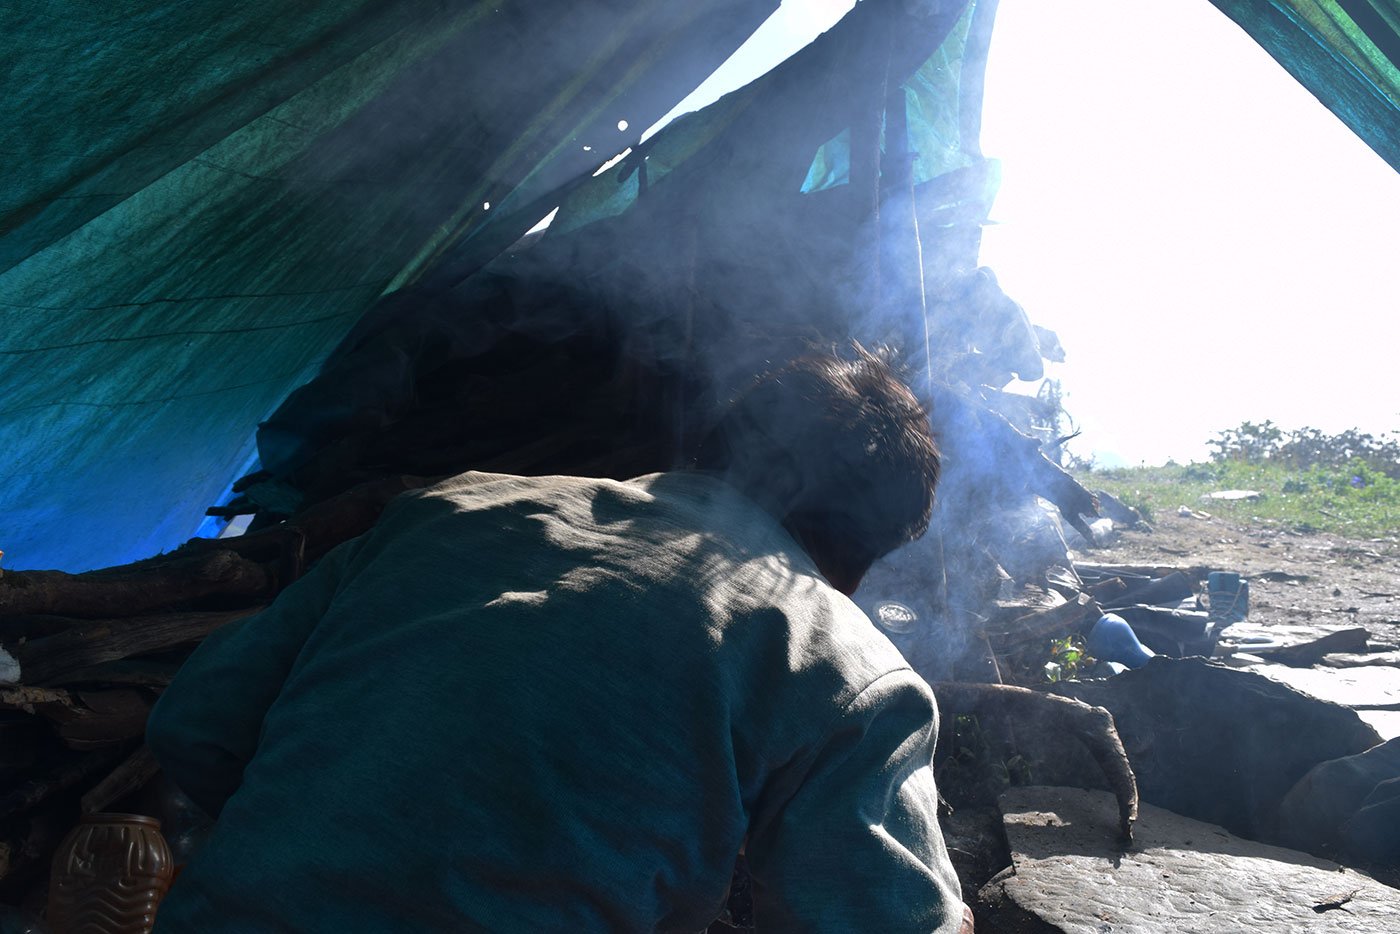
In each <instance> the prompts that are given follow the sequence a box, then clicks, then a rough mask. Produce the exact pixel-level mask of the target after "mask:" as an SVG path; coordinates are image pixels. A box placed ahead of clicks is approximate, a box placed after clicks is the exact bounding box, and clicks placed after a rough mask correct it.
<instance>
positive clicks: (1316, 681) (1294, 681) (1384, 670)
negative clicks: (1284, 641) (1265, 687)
mask: <svg viewBox="0 0 1400 934" xmlns="http://www.w3.org/2000/svg"><path fill="white" fill-rule="evenodd" d="M1252 670H1253V671H1256V672H1258V673H1259V674H1261V675H1264V676H1266V677H1269V678H1272V679H1273V680H1275V681H1278V682H1281V683H1283V684H1286V685H1288V686H1289V687H1291V688H1293V689H1294V690H1297V691H1302V692H1303V693H1304V694H1310V695H1312V696H1313V697H1316V698H1318V699H1319V700H1325V701H1331V702H1332V703H1334V704H1342V705H1343V706H1346V707H1357V708H1360V707H1393V706H1395V705H1397V704H1400V668H1391V667H1388V666H1385V665H1370V666H1365V667H1360V668H1292V667H1289V666H1288V665H1273V664H1270V665H1256V666H1255V667H1254V668H1253V669H1252Z"/></svg>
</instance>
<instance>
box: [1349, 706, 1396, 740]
mask: <svg viewBox="0 0 1400 934" xmlns="http://www.w3.org/2000/svg"><path fill="white" fill-rule="evenodd" d="M1356 715H1357V716H1358V717H1360V718H1361V719H1362V720H1364V721H1365V722H1366V723H1368V724H1370V725H1371V727H1372V728H1373V729H1374V730H1375V731H1376V732H1377V733H1379V734H1380V735H1381V739H1394V738H1395V737H1397V736H1400V710H1358V711H1357V712H1356Z"/></svg>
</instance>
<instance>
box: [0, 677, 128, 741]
mask: <svg viewBox="0 0 1400 934" xmlns="http://www.w3.org/2000/svg"><path fill="white" fill-rule="evenodd" d="M152 704H153V701H152V700H151V694H150V692H148V691H142V690H135V689H132V688H114V689H110V690H100V691H78V692H69V691H61V690H55V689H52V688H37V687H13V688H3V689H0V709H4V708H9V709H12V710H23V711H24V712H26V713H31V714H37V715H38V716H41V717H43V718H44V719H45V720H48V721H50V722H51V723H52V724H53V725H54V727H55V728H56V729H57V731H58V735H59V736H60V737H62V739H63V741H64V743H65V744H67V745H68V747H69V748H71V749H88V748H92V747H95V746H108V745H111V744H112V743H117V742H121V741H122V740H127V739H132V738H133V737H136V736H140V735H141V734H142V733H144V732H145V729H146V715H147V714H148V713H150V709H151V706H152Z"/></svg>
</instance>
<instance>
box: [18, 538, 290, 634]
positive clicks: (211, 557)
mask: <svg viewBox="0 0 1400 934" xmlns="http://www.w3.org/2000/svg"><path fill="white" fill-rule="evenodd" d="M276 590H277V581H276V577H275V575H274V574H273V573H272V572H271V571H270V570H268V568H266V567H264V566H263V565H260V564H257V563H256V562H253V561H249V560H247V559H245V558H242V557H240V556H239V555H237V554H235V553H233V552H232V551H229V550H228V549H226V548H221V549H219V550H217V551H213V552H210V553H206V554H181V553H180V552H178V551H177V552H175V553H173V554H172V555H170V556H168V557H161V558H154V559H147V560H146V561H141V562H137V563H136V564H129V565H122V566H120V567H115V568H107V569H105V570H101V571H88V572H86V573H83V574H68V573H65V572H63V571H8V572H6V573H5V575H4V577H0V616H10V615H47V616H68V617H78V618H81V619H102V618H104V617H110V616H111V615H112V614H113V612H114V611H121V612H124V613H128V614H132V615H135V614H138V613H148V612H150V611H152V610H159V609H165V608H168V607H173V606H177V605H180V604H184V603H189V602H191V601H195V600H199V599H200V598H202V597H209V596H211V595H218V596H220V597H225V598H227V597H239V598H243V599H246V600H254V599H259V598H263V599H266V598H269V597H271V596H272V595H273V594H274V593H275V592H276Z"/></svg>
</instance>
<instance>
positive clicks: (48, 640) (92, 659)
mask: <svg viewBox="0 0 1400 934" xmlns="http://www.w3.org/2000/svg"><path fill="white" fill-rule="evenodd" d="M262 609H263V607H260V606H259V607H251V608H249V609H243V610H231V611H228V612H224V613H166V614H159V615H151V616H133V617H130V618H127V619H104V620H95V621H78V620H75V621H73V625H72V626H71V627H70V628H68V629H67V630H65V631H63V632H61V633H59V634H58V635H54V636H46V637H44V638H42V639H30V640H27V641H25V642H23V643H20V644H17V645H11V646H6V649H7V650H8V652H9V654H10V656H11V657H12V658H13V659H14V660H15V662H16V663H17V664H18V665H19V678H17V679H16V680H18V681H20V682H21V683H23V684H30V685H44V684H52V683H55V682H59V681H65V680H66V681H70V682H71V681H73V680H74V679H73V677H72V676H73V675H74V673H76V672H80V671H82V670H83V669H85V668H91V667H93V666H95V665H100V664H102V663H103V662H113V661H118V660H120V659H124V658H129V657H130V656H133V655H145V654H147V653H150V652H157V651H160V650H162V649H169V648H174V647H176V646H183V645H190V644H192V643H195V642H198V641H200V640H201V639H204V638H205V637H206V636H208V635H209V634H210V633H211V632H213V631H214V630H216V629H218V628H219V627H221V626H224V625H227V624H228V623H231V622H234V621H235V620H240V619H244V618H246V617H248V616H252V615H253V614H255V613H258V612H260V611H261V610H262Z"/></svg>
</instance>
